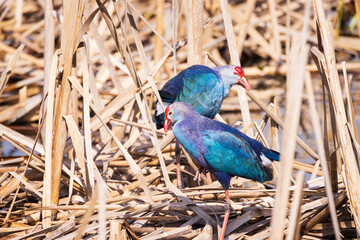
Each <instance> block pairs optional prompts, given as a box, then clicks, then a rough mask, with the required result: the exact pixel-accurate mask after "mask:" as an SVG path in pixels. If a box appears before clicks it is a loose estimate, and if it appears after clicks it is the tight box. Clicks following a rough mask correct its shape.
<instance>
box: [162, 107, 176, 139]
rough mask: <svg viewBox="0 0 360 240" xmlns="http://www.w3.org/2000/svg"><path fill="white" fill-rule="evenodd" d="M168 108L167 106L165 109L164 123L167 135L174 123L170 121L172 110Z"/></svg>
mask: <svg viewBox="0 0 360 240" xmlns="http://www.w3.org/2000/svg"><path fill="white" fill-rule="evenodd" d="M170 106H171V105H170ZM170 106H168V107H167V108H166V109H165V122H164V131H165V133H167V132H168V131H169V130H170V129H171V127H172V126H173V125H174V122H173V120H172V115H173V110H171V109H170Z"/></svg>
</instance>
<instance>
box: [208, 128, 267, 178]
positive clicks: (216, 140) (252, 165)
mask: <svg viewBox="0 0 360 240" xmlns="http://www.w3.org/2000/svg"><path fill="white" fill-rule="evenodd" d="M203 134H204V135H203V139H202V140H203V143H204V145H205V148H206V149H207V152H206V153H205V154H204V155H205V159H206V161H207V162H208V163H209V164H210V165H211V166H212V167H213V168H214V169H215V170H216V171H219V172H224V173H227V174H230V175H233V176H240V177H244V178H249V179H253V180H256V181H260V182H264V181H269V180H271V179H272V173H271V170H270V169H268V168H266V167H265V166H264V165H263V164H262V162H261V160H260V159H259V158H258V157H257V154H256V153H255V152H254V151H253V150H252V148H251V147H250V145H249V144H248V143H247V141H246V140H244V139H242V138H239V137H237V136H236V135H234V134H232V133H230V132H226V131H214V130H207V131H204V132H203Z"/></svg>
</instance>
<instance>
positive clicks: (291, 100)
mask: <svg viewBox="0 0 360 240" xmlns="http://www.w3.org/2000/svg"><path fill="white" fill-rule="evenodd" d="M309 18H310V1H307V4H306V6H305V17H304V19H305V20H304V25H303V29H302V33H303V34H302V36H301V38H300V39H299V40H298V41H297V42H296V41H294V45H293V46H292V49H291V56H290V59H291V61H290V63H289V68H288V71H289V77H290V78H289V79H287V82H288V84H287V86H288V90H287V94H286V113H285V126H286V128H285V129H284V139H286V141H283V143H282V154H281V155H280V175H279V181H278V186H277V188H276V190H277V191H276V195H275V206H274V211H273V214H272V219H271V224H270V227H271V236H270V239H271V240H276V239H282V238H283V229H284V227H285V218H286V215H287V210H288V208H287V203H288V200H289V187H290V178H291V175H292V169H293V161H294V153H295V147H296V136H297V128H298V126H299V120H300V109H301V102H302V92H303V86H304V78H305V74H304V72H305V67H306V62H307V59H308V52H309V46H307V44H306V37H307V34H308V31H307V27H308V26H307V22H308V19H309Z"/></svg>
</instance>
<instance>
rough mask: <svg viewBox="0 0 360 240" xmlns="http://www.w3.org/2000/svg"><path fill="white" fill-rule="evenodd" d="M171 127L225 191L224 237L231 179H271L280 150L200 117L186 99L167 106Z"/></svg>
mask: <svg viewBox="0 0 360 240" xmlns="http://www.w3.org/2000/svg"><path fill="white" fill-rule="evenodd" d="M170 129H172V130H173V133H174V135H175V138H176V140H177V141H179V143H180V144H181V145H182V146H183V147H184V149H185V150H186V151H187V152H188V154H189V155H190V157H191V158H192V159H193V161H194V162H195V163H197V164H198V165H200V169H201V168H202V169H205V170H206V171H209V172H211V173H212V174H213V175H214V176H215V177H216V178H217V179H218V181H219V182H220V184H221V185H222V187H223V188H224V190H225V199H226V204H225V215H224V221H223V226H222V230H221V233H220V239H223V238H224V236H225V229H226V225H227V221H228V218H229V215H230V197H229V191H228V190H229V187H230V180H231V178H232V177H233V176H239V177H243V178H247V179H252V180H255V181H258V182H265V181H271V180H272V178H273V174H272V170H271V167H270V166H271V163H272V162H273V161H279V160H280V153H279V152H277V151H274V150H272V149H269V148H266V147H265V146H264V145H263V144H262V143H260V142H259V141H257V140H255V139H253V138H250V137H248V136H247V135H246V134H244V133H242V132H240V131H239V130H237V129H235V128H233V127H231V126H228V125H226V124H225V123H222V122H219V121H216V120H213V119H210V118H207V117H204V116H201V115H200V114H199V113H198V112H197V111H195V109H194V108H193V107H192V106H190V105H189V104H187V103H184V102H175V103H173V104H171V105H169V106H168V107H167V108H166V110H165V122H164V131H165V132H168V131H169V130H170Z"/></svg>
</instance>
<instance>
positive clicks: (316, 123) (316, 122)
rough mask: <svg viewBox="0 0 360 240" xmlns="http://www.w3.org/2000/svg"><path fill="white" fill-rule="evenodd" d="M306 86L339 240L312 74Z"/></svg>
mask: <svg viewBox="0 0 360 240" xmlns="http://www.w3.org/2000/svg"><path fill="white" fill-rule="evenodd" d="M305 85H306V89H307V96H308V102H309V108H310V113H311V114H310V115H311V122H312V125H313V129H314V132H315V139H316V145H317V149H318V152H319V157H320V163H321V169H322V171H323V173H324V181H325V190H326V196H327V198H328V201H329V209H330V216H331V222H332V225H333V228H334V234H335V238H336V239H337V240H339V239H341V237H340V229H339V223H338V220H337V214H336V208H335V203H334V196H333V192H332V188H331V179H330V175H329V170H328V169H329V168H328V165H327V160H326V158H325V149H324V144H323V141H322V139H323V136H322V134H321V130H320V129H321V126H320V119H319V116H318V114H317V111H316V105H315V96H314V91H313V88H312V85H311V80H310V73H309V72H306V76H305Z"/></svg>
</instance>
